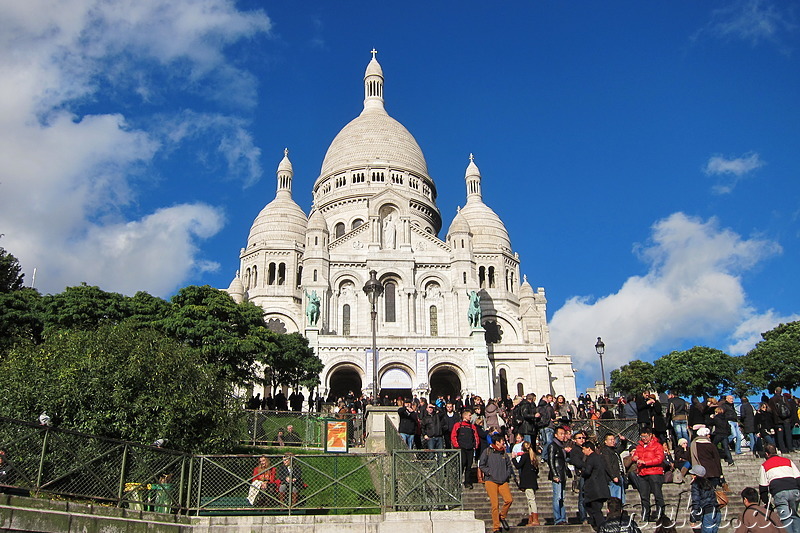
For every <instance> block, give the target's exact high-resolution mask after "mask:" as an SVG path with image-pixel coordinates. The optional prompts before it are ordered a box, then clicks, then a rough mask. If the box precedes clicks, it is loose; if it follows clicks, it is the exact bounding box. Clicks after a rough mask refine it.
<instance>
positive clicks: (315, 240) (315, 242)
mask: <svg viewBox="0 0 800 533" xmlns="http://www.w3.org/2000/svg"><path fill="white" fill-rule="evenodd" d="M318 244H319V237H318V236H316V235H315V236H314V246H317V245H318Z"/></svg>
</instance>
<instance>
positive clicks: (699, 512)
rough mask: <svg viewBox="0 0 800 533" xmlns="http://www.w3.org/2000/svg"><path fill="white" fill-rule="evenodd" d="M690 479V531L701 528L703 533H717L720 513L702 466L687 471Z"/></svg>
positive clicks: (715, 497) (712, 487) (714, 493)
mask: <svg viewBox="0 0 800 533" xmlns="http://www.w3.org/2000/svg"><path fill="white" fill-rule="evenodd" d="M689 475H690V476H691V477H692V491H691V493H692V497H691V499H692V508H691V511H690V513H689V520H690V522H691V524H690V525H691V527H692V529H697V528H698V527H700V528H701V531H702V532H703V533H717V530H718V529H719V524H720V522H721V521H722V513H720V510H719V504H718V503H717V494H716V492H715V490H714V485H713V484H712V483H711V482H710V481H709V480H708V479H707V478H706V477H705V475H706V469H705V468H703V465H694V466H692V468H691V470H689Z"/></svg>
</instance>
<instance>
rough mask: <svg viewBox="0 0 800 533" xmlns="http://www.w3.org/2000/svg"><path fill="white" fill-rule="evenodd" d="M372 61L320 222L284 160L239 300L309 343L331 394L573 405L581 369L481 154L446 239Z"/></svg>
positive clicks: (427, 183) (247, 259)
mask: <svg viewBox="0 0 800 533" xmlns="http://www.w3.org/2000/svg"><path fill="white" fill-rule="evenodd" d="M375 53H376V52H375V51H374V50H373V52H372V60H371V61H370V62H369V64H368V65H367V69H366V73H365V75H364V109H363V110H362V111H361V114H360V115H358V116H357V117H356V118H354V119H353V120H352V121H350V122H349V123H348V124H347V125H345V126H344V127H343V128H342V129H341V131H339V133H338V134H337V135H336V137H335V138H334V139H333V142H331V144H330V147H329V148H328V151H327V153H326V154H325V159H324V160H323V162H322V168H321V170H320V173H319V177H318V178H317V179H316V181H315V182H314V187H313V190H312V195H313V205H312V207H311V213H310V214H309V215H306V213H305V212H304V211H303V210H302V209H301V208H300V206H299V205H298V204H297V203H296V202H295V201H294V199H293V197H292V195H293V191H292V179H293V176H294V172H293V168H292V163H291V161H290V160H289V153H288V150H285V151H284V157H283V160H282V161H281V162H280V164H279V165H278V170H277V192H276V194H275V198H274V199H273V200H272V201H271V202H269V203H268V204H267V205H266V206H265V207H264V208H263V209H262V210H261V212H260V213H259V214H258V216H257V217H256V218H255V220H254V222H253V225H252V227H251V229H250V234H249V236H248V238H247V245H246V246H245V247H244V248H242V249H241V251H240V254H239V259H240V269H239V271H238V272H237V273H236V276H235V277H234V279H233V281H232V282H231V284H230V287H229V288H228V289H227V291H228V293H229V294H230V295H231V296H232V297H233V298H234V299H235V300H236V301H242V300H249V301H251V302H253V303H255V304H257V305H259V306H261V307H262V308H263V309H264V312H265V320H266V322H267V325H268V327H269V328H270V329H272V330H273V331H277V332H285V333H291V332H300V333H302V334H303V335H305V336H306V337H307V338H308V339H309V343H310V345H311V347H313V349H314V351H315V353H316V354H317V355H318V356H319V357H320V358H321V359H322V362H323V363H324V364H325V368H324V370H323V373H322V375H321V376H320V380H321V385H320V392H321V393H322V394H324V395H328V394H333V395H335V396H341V395H344V394H346V393H347V392H348V391H354V392H355V393H358V392H359V391H361V392H365V393H367V394H370V393H372V392H373V391H372V388H373V381H377V383H378V388H379V390H380V394H381V395H384V394H389V395H392V396H397V395H404V396H408V395H410V394H417V395H419V396H426V397H427V396H431V397H433V398H435V397H436V396H438V395H448V394H449V395H451V396H453V397H455V395H458V394H462V395H465V394H469V393H472V394H478V395H480V396H482V397H484V398H487V397H494V396H503V397H505V395H506V394H510V395H511V396H514V395H515V394H527V393H529V392H533V393H536V394H537V395H541V394H544V393H547V392H552V393H554V394H563V395H564V396H565V397H566V398H567V399H568V400H569V399H572V398H575V396H576V392H575V374H574V371H573V368H572V360H571V357H570V356H568V355H555V354H552V353H551V352H550V336H549V330H548V325H547V317H546V305H547V300H546V298H545V291H544V289H543V288H541V287H539V288H537V289H535V290H534V288H533V287H532V286H531V284H530V283H529V282H528V280H527V278H526V277H524V276H522V277H521V276H520V257H519V254H518V253H516V252H514V250H513V248H512V246H511V239H510V238H509V235H508V232H507V231H506V228H505V226H504V224H503V222H502V220H501V219H500V217H499V216H498V215H497V214H496V213H495V212H494V211H493V210H492V209H491V208H490V207H489V206H487V205H486V204H485V203H484V202H483V198H482V195H481V188H482V186H483V185H482V182H481V172H480V170H479V169H478V166H477V164H476V162H475V159H474V158H473V156H472V155H470V156H469V160H468V162H467V161H465V162H466V163H467V167H466V173H465V176H464V183H463V185H462V186H463V187H464V188H465V189H464V190H465V193H466V197H465V202H464V206H463V207H461V208H459V209H458V210H457V212H456V213H454V215H455V216H454V217H453V219H452V221H451V222H450V226H449V228H448V229H447V232H446V233H445V234H444V238H441V237H440V234H441V232H442V215H441V213H440V212H439V208H438V207H437V205H436V197H437V186H436V183H435V182H434V180H433V178H432V177H431V176H430V175H429V174H428V168H427V163H426V162H425V157H424V155H423V152H422V149H421V148H420V146H419V144H417V141H416V140H415V139H414V137H413V136H412V135H411V133H409V131H408V130H407V129H406V128H405V127H404V126H403V125H402V124H400V123H399V122H398V121H397V120H395V119H394V118H392V117H391V116H389V114H388V113H387V112H386V109H385V102H384V98H383V87H384V76H383V69H382V68H381V65H380V64H379V63H378V61H377V59H376V57H375ZM465 159H466V158H465ZM448 186H452V184H448ZM371 271H375V276H376V278H377V280H378V282H379V283H380V284H381V287H382V291H380V295H379V297H378V299H377V302H376V309H377V318H376V339H375V341H376V346H377V355H378V357H377V358H373V354H372V346H373V337H372V314H371V311H372V307H371V304H370V301H369V299H368V297H367V294H366V293H365V292H364V290H363V288H364V286H365V283H366V282H367V281H368V280H369V279H370V272H371ZM471 296H472V298H471ZM471 303H472V304H473V306H474V308H473V309H474V310H473V311H470V305H471ZM375 359H377V368H374V366H375V365H374V364H373V360H375ZM373 372H377V376H375V375H373Z"/></svg>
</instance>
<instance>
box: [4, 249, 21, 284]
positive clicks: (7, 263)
mask: <svg viewBox="0 0 800 533" xmlns="http://www.w3.org/2000/svg"><path fill="white" fill-rule="evenodd" d="M24 278H25V274H23V273H22V267H21V266H20V264H19V261H17V258H16V257H14V256H13V255H11V254H10V253H8V252H6V250H5V248H3V247H2V246H0V293H8V292H12V291H18V290H20V289H21V288H22V287H23V279H24Z"/></svg>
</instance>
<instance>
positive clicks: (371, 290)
mask: <svg viewBox="0 0 800 533" xmlns="http://www.w3.org/2000/svg"><path fill="white" fill-rule="evenodd" d="M364 293H365V294H366V295H367V298H368V299H369V305H370V308H371V317H372V398H373V401H375V402H377V401H378V345H377V340H376V336H377V327H378V326H377V322H378V308H377V305H378V298H379V297H380V295H381V294H383V285H381V282H380V281H378V273H377V272H376V271H375V270H370V271H369V279H368V280H367V282H366V283H365V284H364Z"/></svg>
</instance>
